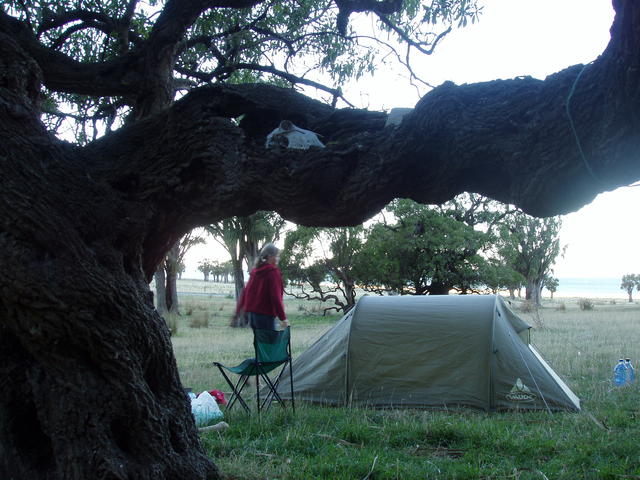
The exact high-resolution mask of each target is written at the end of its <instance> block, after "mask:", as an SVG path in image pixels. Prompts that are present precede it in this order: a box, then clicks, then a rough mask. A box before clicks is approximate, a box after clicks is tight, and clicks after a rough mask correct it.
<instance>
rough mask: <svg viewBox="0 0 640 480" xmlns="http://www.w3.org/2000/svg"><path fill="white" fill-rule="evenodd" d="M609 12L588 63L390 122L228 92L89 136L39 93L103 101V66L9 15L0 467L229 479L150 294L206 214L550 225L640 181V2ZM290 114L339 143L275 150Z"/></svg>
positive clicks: (1, 226) (1, 215) (619, 3)
mask: <svg viewBox="0 0 640 480" xmlns="http://www.w3.org/2000/svg"><path fill="white" fill-rule="evenodd" d="M222 3H224V2H222ZM248 3H250V2H248ZM614 4H615V8H616V9H617V15H616V20H615V23H614V25H613V27H612V41H611V43H610V45H609V46H608V48H607V49H606V51H605V52H604V53H603V55H602V56H601V57H600V58H598V59H597V60H596V61H595V62H594V63H593V64H590V65H588V66H586V67H584V71H583V67H582V66H575V67H571V68H568V69H566V70H564V71H562V72H559V73H557V74H555V75H552V76H550V77H549V78H547V79H546V80H545V81H539V80H534V79H531V78H521V79H516V80H508V81H495V82H487V83H482V84H475V85H464V86H455V85H453V84H445V85H443V86H441V87H439V88H436V89H435V90H433V91H432V92H431V93H429V94H428V95H426V96H425V97H424V98H423V99H422V100H421V101H420V102H419V103H418V104H417V106H416V109H415V111H414V112H413V114H412V115H411V116H410V117H408V118H406V120H405V122H403V124H402V125H401V126H400V127H399V128H398V129H385V128H384V121H385V115H384V114H381V113H369V112H362V111H349V110H345V111H341V110H334V109H332V108H331V107H328V106H325V105H322V104H320V103H318V102H314V101H311V100H309V99H307V98H304V97H302V96H301V95H298V94H296V93H294V92H293V91H291V90H284V89H278V88H274V87H268V86H265V85H255V86H246V85H245V86H242V85H238V86H223V85H218V86H212V87H209V88H203V89H200V90H197V91H194V92H193V93H191V94H189V95H187V96H185V97H184V98H183V99H182V100H180V101H179V102H177V103H175V104H173V106H172V107H170V108H168V109H165V110H163V111H161V112H159V113H157V114H154V115H153V116H150V117H147V118H145V119H143V120H140V121H137V122H135V123H132V124H131V125H129V126H127V127H125V128H122V129H120V130H118V131H117V132H115V133H112V134H110V135H108V136H106V137H104V138H102V139H100V140H98V141H96V142H94V143H92V144H90V145H88V146H87V147H84V148H77V147H73V146H71V145H68V144H66V143H64V142H61V141H58V140H56V139H55V138H52V137H51V136H50V135H48V134H47V132H45V131H44V129H43V127H42V125H41V124H40V122H39V120H38V118H39V110H38V99H39V97H38V94H39V89H40V83H41V82H42V81H44V82H46V83H47V85H50V86H52V85H54V84H55V85H59V86H60V89H64V88H65V86H69V85H70V84H72V83H73V82H76V83H75V85H79V86H83V88H86V89H92V91H95V89H96V85H97V86H100V85H102V84H103V83H101V82H106V80H105V79H108V75H109V71H108V69H106V70H100V71H98V70H96V69H94V70H92V77H91V78H89V76H87V77H86V78H85V77H83V78H84V79H83V80H82V82H85V83H82V82H81V81H80V80H77V78H76V77H77V76H78V74H76V73H77V72H76V70H74V69H77V65H75V64H68V62H66V63H65V61H64V59H62V60H61V59H60V58H58V57H56V56H53V57H52V56H50V55H48V54H46V53H43V52H42V50H39V49H38V47H37V45H36V44H37V42H36V41H35V40H33V39H30V38H28V35H26V34H24V32H22V31H20V30H19V29H17V30H16V27H15V24H14V23H12V22H11V21H10V20H9V19H7V18H6V15H4V14H0V178H1V179H2V180H1V182H0V252H2V253H1V254H0V269H1V271H2V272H3V275H2V276H0V385H1V386H2V394H1V396H0V411H2V412H3V415H1V416H0V444H1V445H2V449H3V454H2V456H1V457H0V477H2V478H68V479H87V478H109V479H124V478H140V479H153V480H159V479H184V478H189V479H214V478H219V473H218V471H217V469H216V467H215V466H214V465H213V463H211V461H210V460H209V459H207V458H206V455H205V453H204V451H203V449H202V447H201V445H200V443H199V439H198V436H197V431H196V428H195V425H194V423H193V420H192V418H191V415H190V411H189V405H188V401H187V399H186V397H185V395H184V394H183V392H182V388H181V384H180V379H179V377H178V370H177V367H176V363H175V360H174V357H173V354H172V351H171V344H170V339H169V332H168V330H167V327H166V325H165V324H164V322H163V321H162V319H161V317H160V316H159V315H158V313H157V312H156V310H155V309H154V308H153V304H152V299H151V295H150V292H149V288H148V281H149V280H150V279H151V277H152V276H153V273H154V271H155V269H156V267H157V266H158V264H159V262H160V261H161V260H162V259H163V258H164V256H165V255H166V253H167V251H168V250H169V248H170V247H171V246H172V245H173V244H174V243H175V242H176V241H177V240H178V239H179V238H180V237H181V236H182V235H183V234H185V233H186V232H188V231H189V230H190V229H191V228H193V227H195V226H200V225H207V224H210V223H212V222H215V221H218V220H220V219H223V218H227V217H230V216H234V215H249V214H251V213H253V212H255V211H256V210H258V209H263V210H273V211H277V212H278V213H280V214H281V215H282V216H283V217H285V218H287V219H290V220H293V221H296V222H300V223H303V224H306V225H324V226H333V225H353V224H356V223H358V222H360V221H362V220H363V219H365V218H367V217H368V216H369V215H372V214H374V213H376V212H377V211H378V210H379V209H380V208H382V207H383V206H384V205H385V204H386V203H387V202H388V201H389V200H391V199H392V198H394V197H410V198H413V199H415V200H417V201H422V202H442V201H445V200H447V199H450V198H452V197H453V196H454V195H455V194H457V193H460V192H462V191H475V192H478V193H481V194H484V195H487V196H490V197H493V198H496V199H499V200H502V201H506V202H512V203H515V204H517V205H519V206H521V207H522V208H524V209H525V210H526V211H528V212H529V213H532V214H535V215H551V214H557V213H564V212H568V211H572V210H575V209H577V208H579V207H580V206H582V205H584V204H585V203H587V202H589V201H590V200H592V199H593V198H594V196H595V195H596V194H597V193H599V192H602V191H605V190H610V189H613V188H615V187H617V186H620V185H626V184H629V183H630V182H632V181H635V180H637V179H638V178H640V161H638V154H639V152H640V134H639V132H640V115H639V114H638V112H640V55H639V54H638V53H639V52H640V48H639V46H640V45H639V42H640V5H638V2H636V1H635V0H616V1H615V2H614ZM173 14H174V15H176V16H177V13H176V12H173ZM185 23H187V20H185ZM161 33H162V34H165V35H170V34H171V31H169V30H162V31H161ZM150 58H151V57H150ZM126 61H127V62H129V61H132V57H127V59H126ZM149 61H151V60H149ZM143 63H144V62H143ZM107 67H109V66H107ZM107 67H105V68H107ZM125 67H126V62H123V63H121V64H117V65H116V64H114V65H111V66H110V68H113V69H116V68H125ZM133 67H135V68H133ZM133 67H132V68H131V77H130V78H132V79H134V80H135V75H136V72H138V73H139V72H141V71H144V68H145V65H144V64H137V65H134V66H133ZM89 70H91V69H89ZM74 72H76V73H74ZM100 72H102V73H100ZM580 73H582V75H581V76H580V78H579V81H577V80H578V75H579V74H580ZM152 80H153V79H151V78H147V81H148V82H150V83H152ZM56 82H57V83H56ZM142 83H143V84H144V82H142ZM107 87H108V85H107V86H105V89H106V93H105V95H118V94H122V95H126V94H127V93H128V89H127V88H124V87H123V90H122V92H120V93H117V92H115V91H114V90H113V89H111V90H109V89H108V88H107ZM129 87H130V86H129ZM574 87H575V88H574ZM149 88H150V89H157V88H162V86H157V85H150V86H149ZM572 89H573V90H574V93H573V96H572V99H571V105H570V111H571V115H572V119H573V122H574V124H575V128H576V131H577V132H578V134H579V139H580V141H581V145H582V149H583V151H584V152H585V159H586V162H587V163H588V166H589V167H588V168H587V166H586V164H585V159H583V158H582V157H581V155H580V154H579V153H578V149H577V147H576V140H575V138H574V136H573V133H572V130H571V127H570V123H569V121H568V117H567V114H566V111H565V105H566V103H567V99H568V96H569V93H570V92H571V91H572ZM76 91H79V89H78V88H76ZM160 96H161V95H160ZM145 108H146V109H151V110H153V107H152V106H151V107H150V106H146V105H142V106H141V109H145ZM239 114H245V120H243V122H242V124H241V125H240V126H237V125H235V124H234V123H232V122H231V121H230V120H229V118H230V117H236V116H238V115H239ZM282 119H289V120H292V121H293V122H294V123H295V124H297V125H300V126H302V127H305V128H310V129H312V130H315V131H318V132H320V133H322V134H323V135H325V137H326V139H327V143H328V144H330V145H331V146H330V147H329V148H326V149H324V150H312V151H308V152H294V151H268V152H267V151H265V150H264V148H263V145H264V136H263V135H264V133H265V129H267V130H268V129H271V128H273V127H274V126H275V125H277V124H278V122H279V121H280V120H282ZM590 170H591V171H592V172H593V175H592V174H591V173H590ZM265 172H267V173H266V174H265ZM336 178H340V179H343V180H342V181H341V182H335V179H336Z"/></svg>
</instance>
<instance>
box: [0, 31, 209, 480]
mask: <svg viewBox="0 0 640 480" xmlns="http://www.w3.org/2000/svg"><path fill="white" fill-rule="evenodd" d="M0 36H1V35H0ZM0 58H1V59H2V62H3V66H2V67H3V68H2V69H1V71H2V73H3V76H0V178H1V179H2V181H1V182H0V251H1V252H3V254H2V256H0V267H1V269H2V272H3V274H2V275H1V276H0V292H1V295H0V385H2V388H1V392H2V393H1V394H0V411H1V412H2V415H0V445H2V447H1V449H2V454H1V455H0V478H3V479H13V478H15V479H41V478H42V479H44V478H47V479H90V478H105V479H106V478H109V479H125V478H137V479H149V480H158V479H176V480H177V479H186V478H189V479H214V478H218V477H219V475H218V472H217V470H216V468H215V466H214V465H213V464H212V463H211V462H210V461H209V460H208V459H207V457H206V455H205V453H204V451H203V449H202V446H201V444H200V441H199V438H198V433H197V430H196V427H195V424H194V421H193V418H192V416H191V411H190V405H189V401H188V399H187V397H186V396H185V394H184V392H183V390H182V386H181V384H180V379H179V377H178V369H177V367H176V362H175V359H174V357H173V355H172V349H171V342H170V338H169V331H168V329H167V326H166V325H165V322H164V320H163V319H162V318H161V317H160V316H159V315H158V313H157V312H156V309H155V308H154V306H153V297H152V295H151V292H150V290H149V287H148V282H149V280H150V279H151V276H152V275H153V271H154V270H155V266H156V265H157V264H158V262H159V261H160V260H161V258H162V257H163V255H164V253H165V252H166V249H165V248H164V247H158V248H157V256H155V259H154V261H153V262H152V263H153V267H151V268H149V269H148V270H146V271H143V270H142V268H141V263H142V262H141V257H140V253H141V251H142V249H141V246H142V243H143V239H144V238H145V232H146V231H148V227H149V225H148V224H147V226H146V227H143V225H145V223H146V222H147V221H148V218H149V216H148V215H147V214H146V213H145V212H144V207H143V205H142V204H140V203H136V202H133V201H132V200H131V198H128V199H127V198H123V196H122V192H121V190H119V189H118V188H125V186H124V185H120V187H117V186H116V184H117V182H118V181H117V179H115V178H114V179H112V181H113V183H111V184H110V182H109V180H107V178H105V177H104V176H101V175H100V171H101V167H99V166H98V165H96V157H93V156H90V155H86V153H84V151H83V150H82V149H78V148H73V147H71V146H69V145H67V144H64V143H62V142H59V141H57V140H55V139H52V138H50V137H49V136H48V135H47V134H46V132H44V130H43V128H42V126H41V125H40V123H39V121H38V115H37V110H36V105H37V93H38V82H39V80H40V79H39V72H38V70H37V69H36V68H34V65H33V63H32V62H31V61H30V60H29V59H28V58H26V57H24V56H23V54H22V53H21V51H20V49H19V48H17V45H15V44H14V43H13V42H12V41H11V39H9V38H8V37H3V38H0ZM6 64H10V68H8V67H7V66H6ZM18 132H19V135H18V134H17V133H18ZM97 163H100V162H97ZM90 165H93V166H94V167H96V168H95V169H94V170H93V171H92V172H91V173H89V166H90ZM125 196H126V195H125ZM140 207H143V208H142V209H139V208H140ZM148 207H149V205H147V208H148ZM123 212H126V213H127V215H124V213H123ZM124 217H126V219H125V218H124ZM136 238H137V240H136ZM165 240H168V239H167V237H165ZM163 243H164V242H163Z"/></svg>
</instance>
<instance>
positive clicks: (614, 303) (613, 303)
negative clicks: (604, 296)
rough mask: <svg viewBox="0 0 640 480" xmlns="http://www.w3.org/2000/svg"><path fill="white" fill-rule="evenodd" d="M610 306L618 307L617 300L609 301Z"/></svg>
mask: <svg viewBox="0 0 640 480" xmlns="http://www.w3.org/2000/svg"><path fill="white" fill-rule="evenodd" d="M609 304H610V305H617V304H618V302H616V301H615V300H609Z"/></svg>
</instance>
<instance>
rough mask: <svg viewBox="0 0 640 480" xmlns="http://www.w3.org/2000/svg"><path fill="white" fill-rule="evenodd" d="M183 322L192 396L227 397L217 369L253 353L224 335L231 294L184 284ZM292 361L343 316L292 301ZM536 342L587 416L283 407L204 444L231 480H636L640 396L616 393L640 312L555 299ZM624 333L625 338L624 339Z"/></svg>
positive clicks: (180, 340)
mask: <svg viewBox="0 0 640 480" xmlns="http://www.w3.org/2000/svg"><path fill="white" fill-rule="evenodd" d="M179 290H180V291H191V292H199V293H203V294H204V293H206V295H190V296H188V295H183V296H181V299H180V301H181V310H182V313H183V315H182V316H181V317H179V318H175V319H170V320H169V321H170V323H173V324H174V328H175V333H174V336H173V344H174V350H175V354H176V358H177V361H178V367H179V370H180V375H181V378H182V382H183V385H184V386H188V387H192V388H193V390H194V391H195V392H200V391H202V390H205V389H207V390H210V389H213V388H217V389H220V390H223V391H225V392H226V391H228V387H227V386H226V384H225V383H224V381H223V379H222V378H221V377H220V375H219V373H218V372H217V369H214V367H213V366H212V365H211V362H212V361H214V360H216V361H221V362H223V363H228V364H235V363H237V362H239V361H240V360H242V359H244V358H246V357H247V356H250V355H252V347H251V341H252V334H251V332H250V331H249V330H247V329H233V328H230V327H228V322H229V316H230V315H231V313H232V312H233V309H234V300H233V298H232V297H231V295H230V294H231V289H230V287H229V286H225V285H215V284H206V283H204V282H202V281H196V280H188V281H181V283H180V286H179ZM285 305H286V309H287V313H288V316H289V317H290V320H291V324H292V342H293V343H292V348H293V351H294V357H295V355H296V354H297V353H299V352H302V351H303V350H305V349H306V348H307V347H308V346H309V345H310V344H311V343H312V342H314V341H315V340H316V339H317V338H318V337H319V336H320V335H321V334H322V333H323V332H324V331H326V330H327V329H328V328H330V327H331V326H332V325H333V324H334V323H335V322H336V321H337V320H338V319H339V317H336V316H333V317H322V316H320V314H319V312H320V311H321V310H320V308H319V307H318V305H314V304H311V303H305V302H302V301H298V300H290V299H285ZM514 305H515V310H516V311H517V312H518V313H519V314H520V315H521V316H522V317H523V318H524V319H525V320H527V321H528V322H529V323H531V324H532V325H537V326H538V327H537V328H534V330H533V332H532V342H533V343H534V344H535V346H536V347H537V348H538V349H539V350H540V351H541V352H542V354H543V356H544V357H545V359H546V360H547V361H548V363H549V364H550V365H551V366H552V367H553V368H554V369H555V370H556V372H558V374H560V376H562V377H563V378H564V380H565V381H566V382H567V383H568V384H569V386H570V387H571V389H572V390H573V391H574V392H575V393H576V394H577V395H578V397H580V399H581V402H582V406H583V411H582V412H581V413H578V414H575V413H555V414H547V413H484V412H476V411H472V410H469V411H462V412H460V411H458V412H443V411H416V410H367V409H346V408H327V407H318V406H309V405H303V404H298V405H297V409H296V413H295V415H294V414H291V413H288V412H284V411H282V409H280V408H279V407H278V406H277V405H274V407H276V408H272V409H271V410H270V411H269V412H268V413H267V414H263V415H262V417H261V418H259V417H258V416H257V415H253V416H250V417H249V416H247V415H245V414H243V413H242V410H241V409H238V410H236V409H234V410H233V411H232V412H229V413H227V414H226V416H225V421H226V422H227V423H229V429H228V430H226V431H224V432H222V433H215V432H207V433H203V434H202V435H201V438H202V441H203V444H204V446H205V449H206V451H207V452H208V454H209V455H210V456H211V457H212V459H213V460H214V461H215V463H216V464H217V465H218V466H219V467H220V469H221V470H222V472H223V473H224V475H225V478H228V479H251V480H257V479H269V480H273V479H368V480H373V479H376V480H381V479H403V480H406V479H521V480H525V479H541V480H544V479H549V480H551V479H594V480H595V479H598V480H599V479H640V442H639V440H640V426H639V425H640V423H639V417H640V387H639V386H638V384H637V383H636V384H635V385H633V386H629V387H624V388H615V387H613V384H612V368H613V366H614V364H615V363H616V361H617V359H618V358H619V357H620V356H623V355H626V356H629V357H630V358H632V359H635V360H636V362H635V364H638V359H639V358H640V305H638V304H635V303H633V304H629V303H627V302H625V301H622V300H616V301H615V302H613V301H611V300H604V299H603V300H594V308H593V310H581V309H580V308H579V307H578V299H559V300H555V301H553V302H551V301H547V302H546V303H545V304H544V305H543V308H542V309H540V310H539V312H538V314H537V315H536V314H535V313H534V312H531V313H526V312H522V311H520V310H519V305H520V304H519V302H515V304H514ZM620 331H622V332H624V333H623V334H622V335H620V334H619V333H617V332H620Z"/></svg>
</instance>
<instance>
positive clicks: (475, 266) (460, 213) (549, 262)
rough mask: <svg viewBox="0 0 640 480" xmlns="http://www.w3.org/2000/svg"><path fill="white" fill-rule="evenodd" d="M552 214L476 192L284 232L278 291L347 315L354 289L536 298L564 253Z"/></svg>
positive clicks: (550, 285) (551, 283)
mask: <svg viewBox="0 0 640 480" xmlns="http://www.w3.org/2000/svg"><path fill="white" fill-rule="evenodd" d="M560 226H561V220H560V218H559V217H549V218H534V217H531V216H529V215H526V214H525V213H523V212H522V211H520V210H518V209H516V208H514V207H511V206H509V205H504V204H501V203H499V202H496V201H493V200H490V199H488V198H484V197H482V196H480V195H475V194H464V195H460V196H458V197H456V198H455V199H453V200H452V201H449V202H447V203H445V204H443V205H440V206H427V205H421V204H418V203H416V202H413V201H411V200H407V199H400V200H395V201H393V202H392V203H391V204H389V205H388V206H387V207H386V209H385V210H384V211H383V212H381V214H380V215H378V216H377V217H376V220H375V221H373V222H371V223H369V224H367V225H366V226H364V225H360V226H356V227H342V228H316V227H303V226H298V227H297V228H295V229H293V230H291V231H290V232H288V233H287V235H286V238H285V245H284V250H283V254H282V258H281V263H280V266H281V269H282V271H283V274H284V276H285V279H286V281H287V285H288V287H287V293H288V294H290V295H293V296H295V297H297V298H304V299H310V300H318V301H322V302H327V301H332V302H333V305H331V306H329V307H327V308H326V309H325V313H326V312H327V311H330V310H337V311H346V310H348V309H350V308H351V307H353V306H354V305H355V302H356V287H358V288H361V289H363V290H365V291H367V292H370V293H374V294H390V295H442V294H448V293H449V292H450V291H456V292H458V293H460V294H468V293H489V292H492V293H497V292H498V291H501V290H507V291H509V292H510V295H511V296H512V297H514V296H515V292H520V290H521V289H523V288H524V290H525V298H526V299H528V300H530V301H531V302H532V303H533V304H536V305H539V304H540V297H541V292H542V289H543V288H544V287H546V288H547V289H548V290H549V291H550V292H551V293H552V295H553V293H554V292H555V291H556V290H557V287H558V280H557V279H555V278H553V277H552V266H553V264H554V262H555V260H556V258H557V257H558V256H559V255H562V254H563V253H564V248H561V246H560V240H559V231H560Z"/></svg>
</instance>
